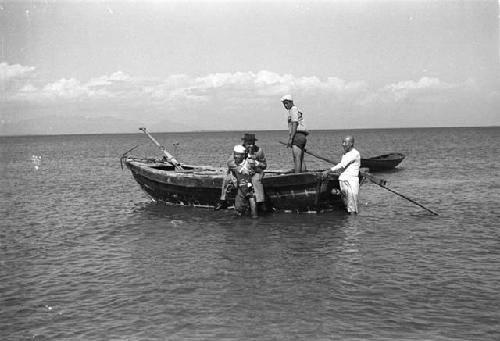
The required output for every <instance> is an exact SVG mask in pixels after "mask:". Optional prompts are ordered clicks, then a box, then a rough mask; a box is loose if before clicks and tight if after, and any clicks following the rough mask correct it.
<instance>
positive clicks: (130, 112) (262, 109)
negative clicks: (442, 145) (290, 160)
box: [0, 0, 500, 135]
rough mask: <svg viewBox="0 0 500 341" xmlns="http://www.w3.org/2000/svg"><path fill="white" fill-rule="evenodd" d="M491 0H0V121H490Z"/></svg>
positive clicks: (109, 129)
mask: <svg viewBox="0 0 500 341" xmlns="http://www.w3.org/2000/svg"><path fill="white" fill-rule="evenodd" d="M499 20H500V18H499V1H498V0H484V1H482V0H462V1H458V0H457V1H448V0H441V1H436V0H432V1H431V0H420V1H417V0H398V1H394V0H385V1H380V0H371V1H367V0H351V1H347V0H346V1H340V0H337V1H209V0H206V1H147V2H146V1H98V0H94V1H76V0H66V1H62V0H59V1H57V0H44V1H43V0H39V1H36V0H33V1H9V0H7V1H5V0H4V1H2V0H0V43H1V45H0V135H16V134H59V133H63V134H64V133H119V132H136V131H137V128H138V127H139V126H146V127H148V129H149V130H151V131H191V130H262V129H273V130H275V129H276V130H280V129H287V124H286V116H287V113H286V111H285V109H284V108H283V106H282V104H281V102H280V100H279V99H280V97H281V96H282V95H284V94H291V95H292V96H293V98H294V100H295V104H296V105H297V106H298V107H299V109H300V110H301V111H302V112H303V113H304V117H305V123H306V126H307V127H308V128H309V129H311V130H314V129H358V128H396V127H448V126H451V127H458V126H498V125H500V58H499V55H500V49H499Z"/></svg>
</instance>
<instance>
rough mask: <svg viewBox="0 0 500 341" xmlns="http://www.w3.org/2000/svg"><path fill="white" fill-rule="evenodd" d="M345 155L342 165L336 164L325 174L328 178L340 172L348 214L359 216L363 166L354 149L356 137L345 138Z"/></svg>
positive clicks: (343, 141) (340, 181) (341, 187)
mask: <svg viewBox="0 0 500 341" xmlns="http://www.w3.org/2000/svg"><path fill="white" fill-rule="evenodd" d="M342 147H343V148H344V154H343V155H342V159H341V160H340V163H338V164H336V165H335V166H333V167H332V168H330V170H327V171H325V172H323V175H324V176H327V175H328V173H329V172H330V171H332V172H340V175H339V184H340V191H341V192H342V198H343V200H344V203H345V206H346V209H347V212H348V213H349V214H352V213H354V214H358V194H359V167H360V165H361V156H360V154H359V152H358V151H357V150H356V149H355V148H354V137H352V136H350V135H349V136H345V137H344V139H343V140H342Z"/></svg>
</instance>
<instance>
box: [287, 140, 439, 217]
mask: <svg viewBox="0 0 500 341" xmlns="http://www.w3.org/2000/svg"><path fill="white" fill-rule="evenodd" d="M279 143H281V144H284V145H285V146H286V145H287V144H286V143H285V142H283V141H279ZM304 151H305V152H306V153H307V154H310V155H312V156H314V157H316V158H318V159H320V160H323V161H326V162H328V163H331V164H333V165H336V164H337V162H335V161H333V160H330V159H327V158H326V157H323V156H320V155H318V154H315V153H313V152H310V151H308V150H304ZM359 173H360V174H361V175H362V176H364V177H365V178H367V179H369V180H370V181H371V182H373V183H374V184H376V185H379V186H380V187H382V188H384V189H386V190H388V191H389V192H392V193H394V194H396V195H398V196H400V197H401V198H403V199H406V200H408V201H409V202H411V203H413V204H415V205H417V206H420V207H422V208H423V209H424V210H427V211H429V212H430V213H432V214H433V215H438V214H437V213H436V212H434V211H432V210H430V209H428V208H427V207H425V206H424V205H422V204H419V203H418V202H416V201H415V200H412V199H410V198H408V197H407V196H405V195H403V194H400V193H398V192H396V191H395V190H393V189H391V188H389V187H387V186H386V185H385V184H386V183H387V181H386V180H384V179H378V178H376V177H374V176H373V175H371V174H370V173H366V172H361V171H360V172H359Z"/></svg>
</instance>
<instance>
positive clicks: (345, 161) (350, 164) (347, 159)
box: [330, 148, 361, 180]
mask: <svg viewBox="0 0 500 341" xmlns="http://www.w3.org/2000/svg"><path fill="white" fill-rule="evenodd" d="M360 166H361V156H360V155H359V152H358V151H357V150H356V149H354V148H352V149H351V150H350V151H348V152H347V153H344V155H342V159H341V160H340V163H338V164H336V165H335V166H333V167H332V168H331V169H330V170H332V171H336V170H339V169H343V171H342V173H341V174H340V176H339V180H348V179H349V178H354V177H356V178H357V177H358V176H359V167H360Z"/></svg>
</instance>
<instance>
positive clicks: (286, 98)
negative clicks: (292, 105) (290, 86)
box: [280, 95, 293, 102]
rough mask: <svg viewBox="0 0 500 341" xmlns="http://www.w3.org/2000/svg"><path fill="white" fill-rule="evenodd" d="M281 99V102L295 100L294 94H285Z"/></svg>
mask: <svg viewBox="0 0 500 341" xmlns="http://www.w3.org/2000/svg"><path fill="white" fill-rule="evenodd" d="M280 100H281V102H284V101H290V102H293V99H292V95H285V96H283V97H281V99H280Z"/></svg>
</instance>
